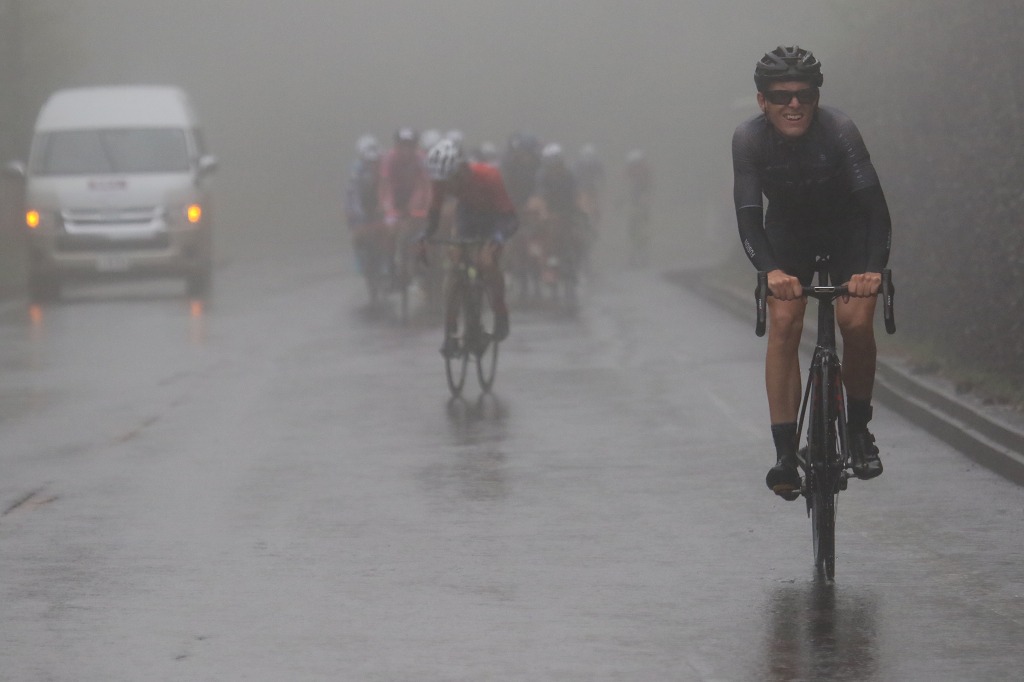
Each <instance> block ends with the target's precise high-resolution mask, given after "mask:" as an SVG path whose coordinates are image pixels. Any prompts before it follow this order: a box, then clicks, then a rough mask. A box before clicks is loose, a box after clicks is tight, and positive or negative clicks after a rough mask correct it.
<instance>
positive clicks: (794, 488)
mask: <svg viewBox="0 0 1024 682" xmlns="http://www.w3.org/2000/svg"><path fill="white" fill-rule="evenodd" d="M764 482H765V483H766V484H767V485H768V487H769V488H770V489H771V491H772V492H773V493H775V494H776V495H778V496H779V497H781V498H782V499H784V500H786V501H787V502H792V501H793V500H795V499H796V498H798V497H800V471H799V470H797V468H796V458H795V457H792V458H790V457H780V458H779V461H778V462H776V463H775V466H773V467H772V468H771V469H769V470H768V475H767V476H765V478H764Z"/></svg>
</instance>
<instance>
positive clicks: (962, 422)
mask: <svg viewBox="0 0 1024 682" xmlns="http://www.w3.org/2000/svg"><path fill="white" fill-rule="evenodd" d="M665 278H666V279H667V280H668V281H670V282H672V283H673V284H676V285H678V286H682V287H685V288H687V289H690V290H691V291H693V292H695V293H696V294H698V295H700V296H702V297H704V298H706V299H707V300H709V301H712V302H713V303H715V304H717V305H720V306H721V307H723V308H725V309H726V310H729V311H730V312H732V313H734V314H736V315H737V316H739V317H741V318H743V319H746V320H749V321H750V326H751V335H753V326H754V281H753V280H754V278H753V276H751V278H750V279H751V284H750V290H749V291H748V292H744V291H742V290H741V289H740V288H739V287H725V286H721V285H719V284H716V283H715V281H714V280H713V279H712V277H711V276H710V273H706V272H704V271H700V270H684V271H673V272H669V273H666V275H665ZM897 305H898V301H897ZM897 315H898V308H897ZM809 322H813V321H811V320H809ZM898 322H899V318H898V317H897V323H898ZM808 336H809V335H808ZM875 396H876V397H877V398H878V400H880V401H881V402H882V403H884V404H885V405H886V406H887V407H890V408H892V409H893V410H895V411H896V412H898V413H900V414H901V415H903V416H904V417H905V418H907V419H909V420H911V421H912V422H914V423H915V424H918V425H919V426H921V427H922V428H924V429H927V430H928V431H929V432H930V433H932V434H933V435H934V436H936V437H937V438H939V439H941V440H943V441H945V442H946V443H948V444H950V445H952V446H953V447H955V448H957V449H958V450H960V451H961V452H963V453H964V454H965V455H966V456H967V457H969V458H971V459H972V460H974V461H975V462H978V463H979V464H981V465H983V466H985V467H987V468H989V469H991V470H992V471H994V472H996V473H998V474H1000V475H1001V476H1004V477H1005V478H1007V479H1009V480H1011V481H1013V482H1015V483H1017V484H1019V485H1024V420H1021V425H1017V424H1014V423H1011V422H1010V420H1006V419H1001V418H1000V417H999V415H998V410H997V409H987V408H986V407H985V406H984V405H981V404H978V403H977V402H976V401H972V400H970V399H968V398H966V397H964V396H960V395H958V394H957V393H956V391H955V390H954V389H953V388H952V387H946V386H943V385H942V382H940V381H931V380H927V379H925V378H922V377H920V376H917V375H915V374H914V373H913V372H912V371H911V370H910V369H909V368H908V367H906V366H903V365H902V364H900V363H899V362H895V361H891V360H889V359H886V358H883V357H879V359H878V369H877V373H876V375H875Z"/></svg>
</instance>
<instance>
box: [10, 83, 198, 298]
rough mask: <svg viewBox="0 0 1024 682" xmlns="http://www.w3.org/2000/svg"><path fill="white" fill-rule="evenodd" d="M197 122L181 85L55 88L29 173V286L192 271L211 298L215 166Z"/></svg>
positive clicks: (18, 168) (23, 171)
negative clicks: (211, 194) (210, 191)
mask: <svg viewBox="0 0 1024 682" xmlns="http://www.w3.org/2000/svg"><path fill="white" fill-rule="evenodd" d="M216 165H217V160H216V159H215V158H214V157H213V156H209V155H208V154H207V152H206V150H205V149H204V148H203V138H202V134H201V131H200V127H199V123H198V121H197V119H196V116H195V114H194V112H193V109H192V106H191V104H190V103H189V100H188V97H187V96H186V95H185V93H184V92H182V91H181V90H180V89H178V88H173V87H157V86H122V87H97V88H75V89H69V90H59V91H57V92H55V93H53V94H52V95H51V96H50V98H49V99H48V100H47V102H46V104H44V105H43V108H42V109H41V110H40V112H39V116H38V118H37V119H36V125H35V130H34V133H33V137H32V145H31V150H30V152H29V160H28V165H27V166H25V165H24V164H21V163H19V162H13V163H11V164H9V165H8V168H9V170H11V171H12V172H14V173H16V174H19V175H21V176H23V177H24V179H25V223H26V225H27V227H28V237H29V239H28V244H29V265H28V269H29V276H28V288H29V294H30V296H31V297H32V298H33V299H34V300H52V299H55V298H56V297H57V296H58V295H59V293H60V289H61V285H62V284H63V283H64V282H65V281H67V280H71V279H95V278H105V277H149V276H157V277H182V278H184V280H185V282H186V288H187V291H188V294H189V295H192V296H201V295H204V294H205V293H206V292H207V290H208V289H209V286H210V277H211V272H212V263H213V260H212V258H213V257H212V237H211V223H210V206H209V196H208V182H209V174H210V172H211V171H213V169H214V168H215V167H216Z"/></svg>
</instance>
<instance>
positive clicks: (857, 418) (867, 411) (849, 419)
mask: <svg viewBox="0 0 1024 682" xmlns="http://www.w3.org/2000/svg"><path fill="white" fill-rule="evenodd" d="M872 412H873V410H872V409H871V401H870V400H859V399H857V398H849V399H848V400H847V402H846V428H847V429H848V430H850V431H864V430H866V429H867V428H868V422H869V421H871V413H872Z"/></svg>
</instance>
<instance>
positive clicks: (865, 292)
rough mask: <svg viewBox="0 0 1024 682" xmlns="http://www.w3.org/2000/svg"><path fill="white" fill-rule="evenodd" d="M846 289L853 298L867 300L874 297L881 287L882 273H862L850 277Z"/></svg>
mask: <svg viewBox="0 0 1024 682" xmlns="http://www.w3.org/2000/svg"><path fill="white" fill-rule="evenodd" d="M846 286H847V289H848V290H849V292H850V296H852V297H853V298H869V297H871V296H876V295H877V294H878V290H879V289H881V287H882V273H880V272H863V273H861V274H859V275H854V276H852V277H850V281H849V282H848V283H847V285H846Z"/></svg>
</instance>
